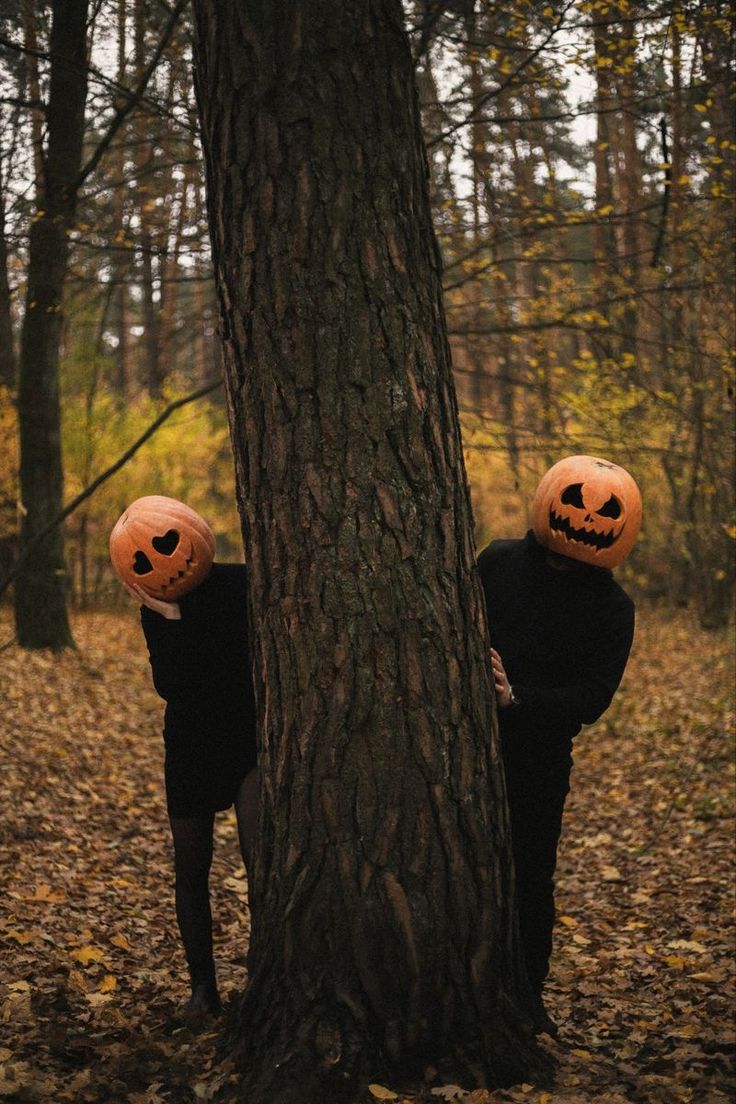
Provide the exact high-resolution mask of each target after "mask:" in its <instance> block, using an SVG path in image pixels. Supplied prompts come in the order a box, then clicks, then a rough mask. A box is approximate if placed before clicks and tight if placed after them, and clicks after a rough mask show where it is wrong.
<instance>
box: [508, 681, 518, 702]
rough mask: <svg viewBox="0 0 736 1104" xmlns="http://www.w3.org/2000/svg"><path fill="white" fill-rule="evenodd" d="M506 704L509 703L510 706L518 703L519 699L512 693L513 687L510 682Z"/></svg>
mask: <svg viewBox="0 0 736 1104" xmlns="http://www.w3.org/2000/svg"><path fill="white" fill-rule="evenodd" d="M508 704H509V706H510V707H511V706H514V705H519V704H520V703H519V699H518V698H517V696H516V694H515V693H514V688H513V686H512V685H511V683H509V702H508Z"/></svg>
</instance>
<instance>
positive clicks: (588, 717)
mask: <svg viewBox="0 0 736 1104" xmlns="http://www.w3.org/2000/svg"><path fill="white" fill-rule="evenodd" d="M633 638H634V605H633V602H631V600H630V599H629V598H628V597H624V599H623V600H622V601H621V602H620V603H617V605H616V607H615V609H614V610H612V611H611V612H610V614H609V619H608V621H607V625H606V633H605V635H604V636H603V637H601V636H599V637H598V639H597V641H596V644H595V647H591V648H589V649H588V652H587V654H586V656H585V658H584V659H583V660H582V661H581V662H580V663H579V665H578V668H577V670H576V672H575V677H574V679H573V680H571V681H570V682H569V683H567V684H566V685H562V686H553V687H548V686H529V685H523V684H517V683H514V693H515V694H516V696H517V697H518V699H519V704H518V705H514V706H510V707H508V708H509V709H510V710H511V711H512V712H513V714H514V716H513V718H512V720H513V722H514V725H515V726H516V724H519V725H521V726H522V727H523V728H525V729H527V728H529V729H533V728H538V727H540V726H544V727H547V728H549V729H550V730H553V731H555V730H558V731H570V732H577V731H578V730H579V729H580V727H581V725H589V724H593V723H594V722H595V721H597V720H598V718H599V717H601V716H602V715H603V713H605V711H606V710H607V709H608V707H609V705H610V704H611V700H612V698H613V695H614V694H615V692H616V689H617V688H618V685H619V683H620V682H621V678H622V677H623V673H624V669H625V667H626V662H627V660H628V658H629V652H630V651H631V644H632V642H633Z"/></svg>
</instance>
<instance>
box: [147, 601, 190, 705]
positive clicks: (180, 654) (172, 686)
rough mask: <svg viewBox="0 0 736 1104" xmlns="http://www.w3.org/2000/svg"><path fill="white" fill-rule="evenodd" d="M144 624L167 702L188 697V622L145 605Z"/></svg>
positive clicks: (159, 686)
mask: <svg viewBox="0 0 736 1104" xmlns="http://www.w3.org/2000/svg"><path fill="white" fill-rule="evenodd" d="M141 625H142V627H143V635H144V636H145V638H146V644H147V646H148V659H149V662H150V664H151V675H152V676H153V685H154V687H155V689H156V693H157V694H158V695H159V697H161V698H163V699H164V701H166V702H169V701H173V700H176V699H181V698H182V697H185V696H186V688H187V685H188V684H189V682H190V675H189V671H188V664H187V648H186V640H187V634H186V626H185V624H184V622H183V621H170V620H168V618H166V617H162V616H161V614H160V613H156V612H155V611H154V610H151V609H148V607H147V606H141Z"/></svg>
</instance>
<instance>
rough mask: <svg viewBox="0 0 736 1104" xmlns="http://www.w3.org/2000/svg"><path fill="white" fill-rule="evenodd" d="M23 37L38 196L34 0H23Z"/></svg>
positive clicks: (38, 118) (39, 163) (39, 164)
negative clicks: (25, 49) (25, 50)
mask: <svg viewBox="0 0 736 1104" xmlns="http://www.w3.org/2000/svg"><path fill="white" fill-rule="evenodd" d="M23 37H24V40H25V46H26V48H27V52H26V54H25V55H24V59H23V60H24V64H25V70H26V81H27V83H28V98H29V99H30V101H31V103H32V104H33V107H32V108H31V113H30V117H31V143H32V146H33V175H34V180H35V185H36V187H35V194H36V198H38V196H39V194H40V192H41V190H42V188H43V122H44V119H43V108H42V106H41V82H40V81H39V78H38V58H37V57H36V54H35V51H36V50H37V49H38V42H37V40H36V6H35V3H34V0H23Z"/></svg>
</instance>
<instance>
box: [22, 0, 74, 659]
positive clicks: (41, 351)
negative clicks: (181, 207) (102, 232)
mask: <svg viewBox="0 0 736 1104" xmlns="http://www.w3.org/2000/svg"><path fill="white" fill-rule="evenodd" d="M86 48H87V0H55V2H54V4H53V5H52V24H51V39H50V53H51V68H50V77H49V96H48V104H47V107H46V124H47V128H48V147H47V149H46V151H45V152H44V153H43V156H42V163H41V174H42V175H41V179H40V180H38V181H37V187H38V203H39V207H38V210H37V213H36V216H35V218H34V220H33V224H32V226H31V231H30V239H29V250H28V253H29V261H28V287H27V291H26V308H25V315H24V319H23V332H22V337H21V348H20V372H19V381H18V424H19V429H20V504H21V524H20V549H21V554H22V553H23V551H24V549H25V547H26V546H27V545H28V544H29V543H30V541H31V540H32V539H33V537H34V535H35V534H36V533H38V532H40V531H41V530H42V529H45V528H46V526H47V525H48V523H49V521H51V519H52V518H53V517H54V516H55V514H57V513H58V512H59V510H60V509H61V504H62V488H63V477H62V468H61V411H60V405H59V344H60V339H61V325H62V314H61V310H62V296H63V291H64V280H65V277H66V267H67V258H68V244H67V235H68V232H69V230H70V228H71V225H72V222H73V219H74V213H75V208H76V200H77V178H78V176H79V171H80V168H81V159H82V140H83V137H84V108H85V101H86V98H87V68H86ZM65 575H66V571H65V563H64V547H63V534H62V530H61V529H60V528H57V529H55V530H54V532H53V533H52V534H51V535H50V536H49V537H48V538H47V539H46V540H45V541H44V542H43V544H41V545H39V546H37V547H36V548H35V549H34V551H33V553H32V555H31V556H30V557H29V558H28V560H27V562H26V563H25V564H24V565H23V567H22V570H21V572H20V574H19V576H18V579H17V581H16V586H15V613H16V627H17V632H18V640H19V642H20V643H21V644H22V645H25V646H27V647H34V648H45V647H50V648H56V649H58V648H63V647H65V646H66V645H68V644H70V643H71V642H72V640H71V633H70V631H69V623H68V620H67V613H66V594H65Z"/></svg>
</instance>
